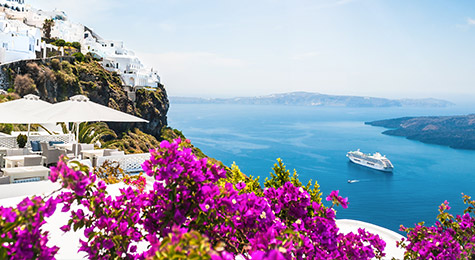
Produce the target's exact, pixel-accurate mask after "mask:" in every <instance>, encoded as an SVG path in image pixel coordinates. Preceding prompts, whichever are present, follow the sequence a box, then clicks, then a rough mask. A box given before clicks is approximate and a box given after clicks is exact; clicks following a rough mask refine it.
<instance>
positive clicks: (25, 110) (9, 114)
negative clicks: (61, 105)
mask: <svg viewBox="0 0 475 260" xmlns="http://www.w3.org/2000/svg"><path fill="white" fill-rule="evenodd" d="M52 105H53V104H51V103H48V102H46V101H43V100H41V99H40V97H38V96H35V95H32V94H29V95H26V96H24V97H23V98H21V99H16V100H12V101H8V102H3V103H0V113H1V116H0V123H5V124H28V139H29V138H30V125H31V124H32V123H39V122H38V121H37V120H38V118H37V117H36V116H35V113H36V112H37V111H39V110H45V109H48V108H50V107H51V106H52Z"/></svg>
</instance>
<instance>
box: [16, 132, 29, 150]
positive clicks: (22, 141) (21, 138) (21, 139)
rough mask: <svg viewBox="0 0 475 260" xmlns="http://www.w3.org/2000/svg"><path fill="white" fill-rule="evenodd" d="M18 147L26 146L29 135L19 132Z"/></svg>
mask: <svg viewBox="0 0 475 260" xmlns="http://www.w3.org/2000/svg"><path fill="white" fill-rule="evenodd" d="M16 142H17V143H18V147H20V148H25V145H26V142H28V137H27V136H26V135H22V134H19V135H18V136H17V138H16Z"/></svg>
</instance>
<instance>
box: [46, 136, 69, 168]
mask: <svg viewBox="0 0 475 260" xmlns="http://www.w3.org/2000/svg"><path fill="white" fill-rule="evenodd" d="M40 145H41V151H43V156H45V157H46V165H50V164H52V163H57V162H58V161H59V157H60V156H61V155H65V156H66V151H65V150H60V149H56V148H53V147H49V145H48V143H46V142H41V143H40Z"/></svg>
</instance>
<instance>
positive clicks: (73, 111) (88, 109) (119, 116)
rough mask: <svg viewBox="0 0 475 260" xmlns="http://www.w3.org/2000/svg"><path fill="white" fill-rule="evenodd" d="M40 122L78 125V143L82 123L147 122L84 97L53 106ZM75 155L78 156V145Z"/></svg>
mask: <svg viewBox="0 0 475 260" xmlns="http://www.w3.org/2000/svg"><path fill="white" fill-rule="evenodd" d="M36 115H37V116H38V119H37V120H38V121H40V122H41V123H53V122H55V123H56V122H71V123H75V124H76V130H77V135H76V143H78V137H79V123H81V122H94V121H102V122H146V123H148V121H147V120H145V119H142V118H139V117H136V116H133V115H129V114H127V113H124V112H122V111H118V110H115V109H112V108H110V107H106V106H103V105H100V104H97V103H94V102H92V101H90V100H89V98H88V97H86V96H83V95H76V96H73V97H70V98H69V100H67V101H63V102H59V103H56V104H53V105H52V106H51V107H50V108H47V109H45V110H42V111H39V112H38V113H37V114H36ZM75 154H76V155H77V145H76V151H75Z"/></svg>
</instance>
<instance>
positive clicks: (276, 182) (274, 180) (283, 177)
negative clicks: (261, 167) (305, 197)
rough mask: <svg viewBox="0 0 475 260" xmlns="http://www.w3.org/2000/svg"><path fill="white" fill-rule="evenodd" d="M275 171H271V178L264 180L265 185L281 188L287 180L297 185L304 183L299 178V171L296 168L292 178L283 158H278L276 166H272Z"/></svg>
mask: <svg viewBox="0 0 475 260" xmlns="http://www.w3.org/2000/svg"><path fill="white" fill-rule="evenodd" d="M272 170H274V172H271V173H270V175H271V178H270V179H268V178H266V180H265V181H264V187H266V188H270V187H274V188H279V187H282V186H284V184H285V183H286V182H291V183H292V184H293V185H294V186H296V187H301V186H302V183H301V182H300V181H299V179H298V175H297V171H295V170H294V174H293V175H292V178H291V177H290V172H289V170H287V169H286V168H285V165H284V163H283V162H282V159H280V158H277V163H276V164H274V168H272Z"/></svg>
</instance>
